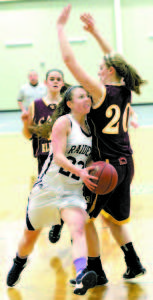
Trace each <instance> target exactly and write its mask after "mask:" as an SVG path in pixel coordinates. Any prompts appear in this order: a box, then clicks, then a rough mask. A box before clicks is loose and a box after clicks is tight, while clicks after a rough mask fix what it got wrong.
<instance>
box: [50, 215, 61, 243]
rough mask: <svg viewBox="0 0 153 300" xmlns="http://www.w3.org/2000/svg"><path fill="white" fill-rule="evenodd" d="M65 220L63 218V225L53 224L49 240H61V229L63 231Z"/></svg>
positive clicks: (52, 241)
mask: <svg viewBox="0 0 153 300" xmlns="http://www.w3.org/2000/svg"><path fill="white" fill-rule="evenodd" d="M63 224H64V222H63V220H61V225H54V226H52V228H51V230H50V231H49V236H48V238H49V241H50V242H51V243H52V244H55V243H57V242H58V241H59V239H60V237H61V231H62V228H63Z"/></svg>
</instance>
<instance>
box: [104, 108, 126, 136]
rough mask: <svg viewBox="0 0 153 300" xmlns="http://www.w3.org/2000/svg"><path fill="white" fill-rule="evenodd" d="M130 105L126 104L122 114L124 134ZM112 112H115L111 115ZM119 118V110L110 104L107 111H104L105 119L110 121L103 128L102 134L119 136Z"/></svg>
mask: <svg viewBox="0 0 153 300" xmlns="http://www.w3.org/2000/svg"><path fill="white" fill-rule="evenodd" d="M129 106H130V103H127V105H126V108H125V111H124V114H123V124H122V126H123V130H124V132H126V131H127V126H128V113H129V110H128V108H129ZM113 110H114V111H115V113H114V115H113ZM120 116H121V110H120V108H119V106H118V105H116V104H112V105H110V106H109V107H108V108H107V110H106V117H107V118H111V117H112V119H111V120H110V121H109V123H108V124H107V125H106V126H105V127H104V128H103V130H102V133H106V134H119V119H120Z"/></svg>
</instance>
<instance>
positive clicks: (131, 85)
mask: <svg viewBox="0 0 153 300" xmlns="http://www.w3.org/2000/svg"><path fill="white" fill-rule="evenodd" d="M104 60H105V64H106V66H107V67H108V68H110V67H111V66H112V67H113V68H114V69H115V70H116V73H117V75H118V76H119V77H120V78H123V79H124V82H125V86H126V87H127V88H128V89H129V90H131V91H134V92H135V93H136V94H140V93H141V92H140V86H141V85H142V84H144V83H147V81H146V80H143V79H142V78H141V77H140V75H139V74H138V73H137V71H136V70H135V69H134V67H132V66H131V65H129V64H128V63H127V62H126V61H125V59H124V58H123V57H122V56H121V55H120V54H118V53H117V54H114V55H110V54H108V55H105V56H104Z"/></svg>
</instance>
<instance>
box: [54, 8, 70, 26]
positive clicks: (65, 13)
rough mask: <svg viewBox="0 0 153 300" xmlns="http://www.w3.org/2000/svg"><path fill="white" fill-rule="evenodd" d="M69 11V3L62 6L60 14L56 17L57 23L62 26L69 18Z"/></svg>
mask: <svg viewBox="0 0 153 300" xmlns="http://www.w3.org/2000/svg"><path fill="white" fill-rule="evenodd" d="M70 11H71V4H68V5H67V6H65V7H64V8H63V10H62V12H61V14H60V15H59V17H58V19H57V25H62V26H64V25H65V24H66V23H67V21H68V19H69V15H70Z"/></svg>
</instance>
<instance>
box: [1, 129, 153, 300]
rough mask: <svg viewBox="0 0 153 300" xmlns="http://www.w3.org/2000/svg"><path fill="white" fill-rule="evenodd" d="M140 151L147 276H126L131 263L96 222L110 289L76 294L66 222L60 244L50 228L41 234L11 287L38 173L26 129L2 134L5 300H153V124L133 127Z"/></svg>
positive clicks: (134, 225)
mask: <svg viewBox="0 0 153 300" xmlns="http://www.w3.org/2000/svg"><path fill="white" fill-rule="evenodd" d="M130 136H131V144H132V147H133V150H134V161H135V177H134V180H133V183H132V207H131V234H132V237H133V241H134V244H135V248H136V250H137V252H138V254H139V255H140V257H141V260H142V262H143V265H144V266H145V267H146V268H147V274H146V275H145V276H142V277H139V278H137V279H135V280H134V281H133V282H131V283H127V282H124V281H123V280H122V274H123V273H124V271H125V263H124V258H123V254H122V252H121V250H120V249H119V247H118V246H117V244H116V242H115V241H114V240H113V238H112V236H111V235H110V233H109V230H108V228H107V227H106V226H105V224H103V223H102V221H101V217H98V219H97V220H96V226H97V230H98V234H99V238H100V244H101V257H102V260H103V267H104V270H105V272H106V274H107V277H108V279H109V283H108V285H107V286H104V287H95V288H93V289H90V290H89V291H88V292H87V294H86V295H85V296H77V295H74V294H73V288H72V287H70V286H69V284H68V282H69V279H70V278H73V277H74V276H75V272H74V268H73V266H72V257H71V243H70V235H69V232H68V228H67V227H66V225H64V228H63V231H62V236H61V239H60V241H59V242H58V243H57V244H54V245H53V244H51V243H50V242H49V240H48V232H49V228H45V229H44V230H43V232H42V233H41V235H40V237H39V239H38V242H37V244H36V246H35V249H34V251H33V253H32V255H31V256H30V261H29V263H28V265H27V267H26V269H25V270H24V271H23V273H22V276H21V280H20V282H19V283H18V284H17V285H16V287H15V288H8V287H7V286H6V276H7V272H8V270H9V269H10V267H11V264H12V259H13V257H14V256H15V253H16V250H17V245H18V242H19V239H20V237H21V234H22V231H23V227H24V217H25V210H26V205H27V197H28V195H29V190H30V188H29V187H30V177H31V176H32V175H35V174H36V170H37V166H36V161H35V160H34V158H33V157H32V148H31V143H30V142H29V141H27V140H26V139H24V137H23V136H22V134H21V133H15V132H14V133H13V132H12V133H5V132H4V133H3V134H1V135H0V140H1V147H0V158H1V173H0V183H1V197H0V199H1V200H0V204H1V205H0V207H1V210H0V299H1V300H75V299H86V300H87V299H88V300H92V299H93V300H102V299H103V300H152V299H153V254H152V253H153V252H152V247H153V239H152V230H153V175H152V170H153V159H152V146H153V139H152V138H151V137H153V127H152V126H147V127H142V126H140V127H139V128H138V129H133V128H131V129H130Z"/></svg>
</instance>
